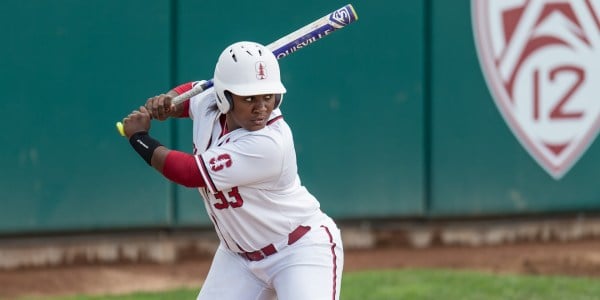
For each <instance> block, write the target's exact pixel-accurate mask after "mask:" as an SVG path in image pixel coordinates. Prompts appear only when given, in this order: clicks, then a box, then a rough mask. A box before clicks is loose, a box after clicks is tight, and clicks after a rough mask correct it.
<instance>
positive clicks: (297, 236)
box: [240, 225, 310, 261]
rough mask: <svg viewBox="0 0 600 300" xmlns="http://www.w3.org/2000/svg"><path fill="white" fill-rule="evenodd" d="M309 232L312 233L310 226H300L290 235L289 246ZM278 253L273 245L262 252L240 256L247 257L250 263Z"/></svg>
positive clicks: (262, 249) (244, 253) (243, 253)
mask: <svg viewBox="0 0 600 300" xmlns="http://www.w3.org/2000/svg"><path fill="white" fill-rule="evenodd" d="M308 231H310V226H302V225H300V226H298V228H296V229H294V231H292V232H291V233H290V234H288V242H287V244H288V245H291V244H293V243H295V242H296V241H298V240H299V239H300V238H301V237H303V236H304V235H305V234H306V233H307V232H308ZM275 253H277V249H276V248H275V246H274V245H273V244H269V245H267V246H265V247H262V248H261V249H260V250H256V251H254V252H242V253H240V255H241V256H242V257H245V258H246V259H248V260H250V261H259V260H262V259H264V258H265V257H267V256H269V255H273V254H275Z"/></svg>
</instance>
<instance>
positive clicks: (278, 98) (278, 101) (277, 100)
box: [275, 94, 283, 109]
mask: <svg viewBox="0 0 600 300" xmlns="http://www.w3.org/2000/svg"><path fill="white" fill-rule="evenodd" d="M282 100H283V94H275V109H277V108H279V106H280V105H281V101H282Z"/></svg>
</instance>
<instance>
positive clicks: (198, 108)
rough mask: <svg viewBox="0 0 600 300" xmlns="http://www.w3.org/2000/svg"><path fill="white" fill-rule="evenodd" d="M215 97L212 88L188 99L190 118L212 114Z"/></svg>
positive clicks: (214, 106)
mask: <svg viewBox="0 0 600 300" xmlns="http://www.w3.org/2000/svg"><path fill="white" fill-rule="evenodd" d="M216 101H217V96H216V94H215V91H214V87H210V88H208V89H206V90H205V91H202V93H200V94H198V95H196V96H194V97H192V98H190V113H191V115H192V116H202V115H205V114H208V113H210V112H213V111H214V110H215V108H216Z"/></svg>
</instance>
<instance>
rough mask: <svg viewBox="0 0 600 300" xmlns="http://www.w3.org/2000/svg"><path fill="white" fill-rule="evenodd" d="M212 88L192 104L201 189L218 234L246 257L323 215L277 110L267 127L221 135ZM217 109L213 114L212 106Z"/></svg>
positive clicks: (194, 98) (191, 101)
mask: <svg viewBox="0 0 600 300" xmlns="http://www.w3.org/2000/svg"><path fill="white" fill-rule="evenodd" d="M215 101H216V96H215V93H214V89H213V88H211V89H208V90H206V91H205V92H203V93H201V94H199V95H197V96H195V97H193V98H191V99H190V111H189V112H190V118H192V119H193V120H194V125H193V126H194V127H193V140H194V154H195V158H196V163H197V164H198V168H199V170H200V173H201V175H202V178H203V180H204V182H205V183H206V188H199V190H200V194H201V195H202V196H203V198H204V200H205V201H204V204H205V206H206V210H207V212H208V214H209V215H210V218H211V221H212V222H213V223H214V226H215V230H216V232H217V234H218V236H219V238H220V239H221V241H222V242H223V244H224V245H225V246H226V247H228V248H229V249H230V250H233V251H235V252H247V251H255V250H258V249H261V248H262V247H264V246H265V245H268V244H271V243H277V242H281V241H283V240H287V238H288V234H289V233H290V232H292V231H293V230H294V229H295V228H297V227H298V226H299V225H300V224H302V223H303V222H306V221H308V220H309V219H310V218H311V217H313V216H316V215H319V214H321V211H320V208H319V202H318V201H317V200H316V199H315V197H314V196H313V195H312V194H310V193H309V192H308V191H307V190H306V188H305V187H304V186H302V185H301V183H300V178H299V176H298V172H297V164H296V152H295V149H294V142H293V138H292V132H291V130H290V128H289V126H288V124H287V123H286V122H285V121H284V120H283V118H282V116H281V111H280V110H279V109H276V110H274V111H273V113H272V114H271V116H270V118H269V122H268V125H267V126H266V127H265V128H263V129H261V130H257V131H248V130H245V129H243V128H239V129H236V130H233V131H231V132H229V133H226V134H224V135H222V133H223V125H222V124H221V122H220V118H219V117H220V116H221V115H222V114H221V112H220V111H219V110H218V109H216V102H215ZM211 106H212V107H213V109H211V108H210V107H211Z"/></svg>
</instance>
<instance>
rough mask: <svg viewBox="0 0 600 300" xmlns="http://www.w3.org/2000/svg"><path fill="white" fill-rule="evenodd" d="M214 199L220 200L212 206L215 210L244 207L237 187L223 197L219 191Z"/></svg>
mask: <svg viewBox="0 0 600 300" xmlns="http://www.w3.org/2000/svg"><path fill="white" fill-rule="evenodd" d="M215 197H216V198H217V199H219V200H220V201H219V202H217V203H215V204H214V207H215V208H216V209H226V208H228V207H230V206H231V208H238V207H241V206H242V205H244V199H242V195H240V191H239V190H238V188H237V187H234V188H232V189H231V190H230V191H229V192H227V196H225V194H224V193H223V192H222V191H219V192H218V193H216V194H215ZM230 200H231V201H230Z"/></svg>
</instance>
